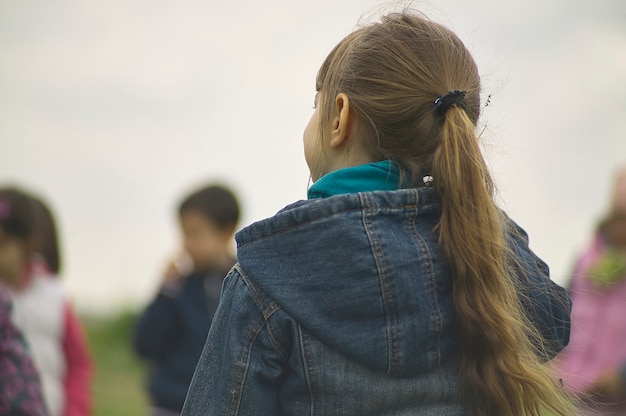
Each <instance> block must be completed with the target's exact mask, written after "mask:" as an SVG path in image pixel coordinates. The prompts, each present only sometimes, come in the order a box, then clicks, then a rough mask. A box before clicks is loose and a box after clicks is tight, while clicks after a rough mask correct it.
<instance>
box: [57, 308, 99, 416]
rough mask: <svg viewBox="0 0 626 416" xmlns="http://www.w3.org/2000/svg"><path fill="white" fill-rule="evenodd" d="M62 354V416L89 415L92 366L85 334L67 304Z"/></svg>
mask: <svg viewBox="0 0 626 416" xmlns="http://www.w3.org/2000/svg"><path fill="white" fill-rule="evenodd" d="M64 315H65V317H64V320H65V330H64V331H63V340H62V345H63V352H64V354H65V359H66V363H67V373H66V375H65V379H64V383H63V387H64V389H65V411H64V412H63V414H64V416H83V415H89V414H91V376H92V365H91V359H90V357H89V350H88V348H87V342H86V339H85V334H84V332H83V329H82V326H81V324H80V321H79V320H78V318H77V317H76V315H75V314H74V310H73V309H72V307H71V305H70V304H69V303H66V305H65V312H64Z"/></svg>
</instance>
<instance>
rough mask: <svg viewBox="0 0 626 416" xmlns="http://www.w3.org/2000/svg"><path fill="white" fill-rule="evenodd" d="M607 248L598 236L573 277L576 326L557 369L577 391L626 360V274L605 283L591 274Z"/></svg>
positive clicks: (567, 383)
mask: <svg viewBox="0 0 626 416" xmlns="http://www.w3.org/2000/svg"><path fill="white" fill-rule="evenodd" d="M606 249H607V246H606V244H605V242H604V241H603V239H602V238H601V237H600V236H596V238H595V239H594V240H593V242H592V244H591V246H590V247H589V248H588V249H587V250H586V251H585V252H584V253H583V255H582V256H581V257H580V258H579V260H578V263H577V264H576V268H575V270H574V274H573V276H572V280H571V285H570V296H571V298H572V302H573V307H572V329H571V335H570V341H569V345H568V346H567V347H566V348H565V350H563V352H562V353H561V355H560V356H559V358H558V362H557V371H558V373H559V375H560V376H561V377H562V379H563V383H564V384H565V386H566V387H567V388H568V389H569V390H570V391H572V392H573V393H577V394H579V393H584V392H586V391H587V389H588V388H589V387H590V386H591V385H592V383H593V382H594V381H595V380H596V379H597V378H598V377H599V376H600V375H601V374H603V373H605V372H607V371H611V370H615V369H618V368H621V366H622V365H623V364H624V363H626V276H625V277H624V278H623V279H621V280H619V281H618V282H617V283H615V284H610V285H606V286H603V285H601V284H598V283H596V282H594V281H593V280H592V279H590V278H589V275H588V271H589V269H590V268H591V267H592V266H593V265H594V264H595V263H596V262H597V261H598V260H599V259H600V258H601V256H602V255H603V253H604V252H605V251H606ZM618 414H622V413H618Z"/></svg>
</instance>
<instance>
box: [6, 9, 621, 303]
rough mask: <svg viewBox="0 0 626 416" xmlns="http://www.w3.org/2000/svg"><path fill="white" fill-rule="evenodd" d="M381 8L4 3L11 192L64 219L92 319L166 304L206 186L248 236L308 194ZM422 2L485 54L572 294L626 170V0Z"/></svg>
mask: <svg viewBox="0 0 626 416" xmlns="http://www.w3.org/2000/svg"><path fill="white" fill-rule="evenodd" d="M380 4H381V3H379V2H374V1H357V0H347V1H341V2H338V1H331V0H316V1H296V0H273V1H258V0H256V1H251V0H242V1H238V2H234V1H233V2H231V1H223V2H221V1H220V2H218V1H206V0H204V1H192V0H187V1H176V2H174V1H169V2H168V1H159V0H157V1H140V0H123V1H121V0H112V1H107V2H85V1H79V0H61V1H58V2H40V1H33V0H20V1H3V2H0V185H6V184H18V185H21V186H24V187H26V188H28V189H30V190H33V191H35V192H37V193H39V194H40V195H42V196H43V197H45V198H46V199H47V200H48V201H49V202H50V204H51V205H52V207H53V209H54V210H55V212H56V214H57V217H58V221H59V225H60V227H61V238H62V245H63V249H64V253H63V254H64V257H65V258H64V260H65V268H64V271H63V275H64V279H65V282H66V285H67V288H68V291H69V292H70V294H71V296H72V298H73V300H74V302H75V303H76V305H77V307H78V308H79V310H81V311H83V312H107V311H114V310H116V309H117V308H120V307H138V306H141V305H143V304H144V303H145V302H146V301H147V300H148V298H150V297H151V296H152V295H153V294H154V291H155V290H156V285H157V284H158V282H159V279H160V274H161V271H162V269H163V267H164V264H165V263H166V261H167V260H168V258H170V257H171V256H172V255H174V254H176V253H177V251H178V248H177V247H178V245H179V237H178V230H177V223H176V217H175V214H174V210H175V207H176V205H177V203H178V201H179V199H180V198H181V197H182V196H184V195H185V194H186V193H187V192H188V191H190V190H192V189H193V188H194V187H196V186H198V185H201V184H203V183H205V182H209V181H214V180H219V181H221V182H224V183H226V184H228V185H230V186H231V187H233V188H234V190H235V191H236V192H237V193H238V194H239V196H240V199H241V202H242V205H243V214H244V215H243V218H242V221H241V224H240V226H245V225H247V224H249V223H251V222H253V221H256V220H259V219H262V218H265V217H268V216H271V215H273V214H274V213H275V212H276V211H277V210H279V209H280V208H282V207H283V206H284V205H286V204H288V203H290V202H293V201H295V200H298V199H302V198H305V197H306V189H307V186H308V170H307V167H306V164H305V161H304V156H303V151H302V130H303V128H304V126H305V125H306V123H307V121H308V118H309V117H310V115H311V112H312V105H313V95H314V79H315V73H316V71H317V69H318V67H319V65H320V64H321V62H322V60H323V59H324V57H325V56H326V54H327V53H328V52H329V51H330V49H331V48H332V47H333V46H334V45H335V44H336V43H337V42H338V41H339V40H340V39H341V38H342V37H343V36H345V35H346V34H347V33H349V32H350V31H351V30H352V29H353V28H354V27H355V25H356V24H357V23H358V22H359V20H360V19H362V16H369V15H372V14H373V15H376V14H377V12H379V11H380V10H381V7H380ZM382 4H383V10H385V9H389V8H390V7H392V8H393V5H395V4H405V3H398V2H394V3H389V2H385V3H382ZM390 4H391V5H392V6H390ZM413 5H414V7H416V8H418V9H420V10H423V11H425V12H427V14H428V15H429V16H431V17H432V18H433V19H434V20H436V21H439V22H442V23H444V24H446V25H447V26H449V27H450V28H452V29H453V30H454V31H456V32H457V33H458V34H459V36H460V37H461V38H462V39H463V40H464V41H465V43H466V44H467V46H468V48H469V49H470V51H471V52H472V53H473V54H474V57H475V59H476V60H477V62H478V65H479V67H480V70H481V73H482V76H483V98H485V99H486V97H487V96H489V95H491V102H490V105H489V106H488V107H486V109H485V111H484V113H483V119H482V121H481V129H482V128H485V132H484V134H483V140H484V149H485V153H486V155H487V158H488V160H489V162H490V164H491V166H492V169H493V172H494V174H495V176H496V180H497V183H498V185H499V200H500V202H501V204H502V205H503V206H504V208H505V209H506V210H507V211H508V212H509V213H510V215H511V216H512V217H513V218H514V219H515V220H517V221H518V222H519V223H520V224H521V225H522V226H523V227H524V228H525V229H526V230H527V231H528V232H529V234H530V237H531V247H532V248H533V249H534V250H535V251H536V252H537V253H538V254H539V256H541V257H542V258H544V259H545V260H546V261H548V263H549V264H550V265H551V267H552V270H553V278H554V279H555V280H556V281H558V282H561V283H564V282H566V280H567V273H568V271H569V269H570V268H571V265H572V264H571V263H572V260H573V257H574V256H575V254H576V253H577V252H578V251H580V250H581V249H582V248H583V247H584V245H585V244H586V242H587V241H588V239H589V237H590V234H591V232H592V229H593V225H594V222H595V221H596V220H597V219H598V217H599V216H601V215H602V214H603V212H604V210H605V208H606V206H607V200H608V195H609V188H610V182H611V177H612V174H613V172H614V170H615V168H616V167H617V166H618V165H620V164H626V2H624V1H623V0H598V1H594V2H591V1H582V0H579V1H571V0H569V1H565V0H550V1H545V0H543V1H540V0H527V1H524V2H519V1H516V2H512V1H502V0H476V1H472V2H468V1H463V0H445V1H431V2H414V3H413Z"/></svg>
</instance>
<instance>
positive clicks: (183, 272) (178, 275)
mask: <svg viewBox="0 0 626 416" xmlns="http://www.w3.org/2000/svg"><path fill="white" fill-rule="evenodd" d="M192 271H193V261H192V260H191V258H190V257H189V256H188V255H186V254H183V255H180V256H178V258H176V259H174V260H172V261H171V262H169V264H168V265H167V268H166V270H165V273H164V275H163V287H164V288H177V287H178V286H180V284H181V283H182V281H183V280H184V278H185V277H186V276H188V275H189V274H190V273H191V272H192Z"/></svg>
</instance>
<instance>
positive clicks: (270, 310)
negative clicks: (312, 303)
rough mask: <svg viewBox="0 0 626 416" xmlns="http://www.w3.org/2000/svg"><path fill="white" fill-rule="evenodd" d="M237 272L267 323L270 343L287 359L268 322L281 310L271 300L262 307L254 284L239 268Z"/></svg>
mask: <svg viewBox="0 0 626 416" xmlns="http://www.w3.org/2000/svg"><path fill="white" fill-rule="evenodd" d="M237 271H238V272H239V275H240V276H241V278H242V279H243V281H244V283H245V284H246V287H247V288H248V290H249V291H250V294H251V295H252V298H253V299H254V302H255V304H256V305H257V307H258V308H259V311H260V312H261V315H262V316H263V320H264V321H265V322H266V323H267V332H268V334H269V338H270V341H271V342H272V344H273V345H274V346H275V347H276V348H277V349H278V350H279V351H280V353H281V354H282V355H283V358H285V359H288V358H289V354H287V352H286V351H285V350H284V349H283V348H282V347H281V346H280V343H279V342H278V341H277V340H276V336H275V335H274V334H273V333H272V329H271V327H270V325H269V320H270V319H271V318H272V317H273V316H274V314H276V312H278V311H279V310H281V309H282V308H281V307H280V306H279V305H278V304H277V303H276V302H275V301H273V300H272V301H270V302H269V303H268V305H267V306H266V307H263V302H262V299H261V295H260V294H259V293H258V291H257V289H256V287H255V286H254V284H253V283H252V282H251V281H250V279H248V277H247V276H246V275H245V274H244V273H243V271H242V270H241V268H239V267H237Z"/></svg>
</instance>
